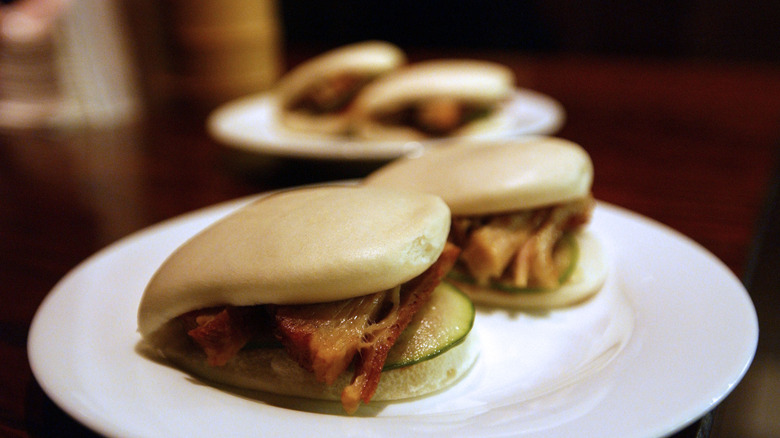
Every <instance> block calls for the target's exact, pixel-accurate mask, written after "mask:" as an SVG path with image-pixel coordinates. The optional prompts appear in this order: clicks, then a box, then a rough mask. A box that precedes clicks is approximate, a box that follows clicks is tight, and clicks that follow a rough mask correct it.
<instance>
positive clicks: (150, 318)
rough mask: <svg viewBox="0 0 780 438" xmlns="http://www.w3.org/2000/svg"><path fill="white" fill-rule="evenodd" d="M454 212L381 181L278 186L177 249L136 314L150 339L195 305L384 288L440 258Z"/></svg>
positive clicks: (302, 299) (338, 295) (326, 297)
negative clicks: (285, 188) (284, 188)
mask: <svg viewBox="0 0 780 438" xmlns="http://www.w3.org/2000/svg"><path fill="white" fill-rule="evenodd" d="M449 227H450V212H449V209H448V208H447V206H446V204H444V202H443V201H442V200H441V199H440V198H438V197H436V196H432V195H427V194H421V193H416V192H403V191H396V190H390V189H385V188H379V187H364V186H322V187H313V188H304V189H296V190H289V191H284V192H278V193H276V194H272V195H270V196H267V197H264V198H261V199H259V200H258V201H256V202H254V203H252V204H250V205H248V206H246V207H244V208H242V209H240V210H238V211H236V212H235V213H233V214H231V215H229V216H227V217H226V218H224V219H222V220H220V221H218V222H216V223H215V224H213V225H212V226H210V227H208V228H207V229H205V230H204V231H202V232H201V233H199V234H198V235H196V236H194V237H193V238H192V239H190V240H189V241H188V242H186V243H185V244H183V245H182V246H180V247H179V248H178V249H177V250H176V251H175V252H174V253H173V254H172V255H171V256H169V258H168V259H167V260H166V261H165V262H164V263H163V264H162V266H160V268H159V269H158V271H157V272H156V273H155V275H154V276H153V277H152V279H151V281H150V282H149V284H148V286H147V288H146V290H145V292H144V295H143V297H142V299H141V304H140V307H139V311H138V325H139V331H140V332H141V334H142V335H144V336H147V335H149V334H151V333H153V332H154V331H156V330H157V329H158V328H160V326H162V325H163V324H164V323H165V322H166V321H168V320H170V319H172V318H175V317H177V316H179V315H181V314H183V313H186V312H188V311H191V310H195V309H201V308H205V307H212V306H220V305H235V306H246V305H255V304H268V303H274V304H303V303H314V302H328V301H336V300H340V299H346V298H352V297H356V296H362V295H366V294H369V293H374V292H378V291H381V290H386V289H389V288H392V287H394V286H397V285H399V284H401V283H404V282H406V281H408V280H410V279H412V278H414V277H416V276H417V275H419V274H421V273H422V272H423V271H425V269H427V268H428V267H429V266H430V265H431V264H433V262H435V261H436V259H437V258H438V257H439V255H440V254H441V251H442V249H443V248H444V244H445V243H446V240H447V234H448V232H449Z"/></svg>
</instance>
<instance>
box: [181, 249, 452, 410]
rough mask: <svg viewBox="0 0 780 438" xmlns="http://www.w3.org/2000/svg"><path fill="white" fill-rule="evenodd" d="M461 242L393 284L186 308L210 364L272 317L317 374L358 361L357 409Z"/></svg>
mask: <svg viewBox="0 0 780 438" xmlns="http://www.w3.org/2000/svg"><path fill="white" fill-rule="evenodd" d="M458 254H459V249H458V248H457V247H455V246H454V245H452V244H449V243H448V244H447V246H446V247H445V249H444V251H443V252H442V255H441V256H440V257H439V259H438V260H437V261H436V262H435V263H434V264H433V265H432V266H431V267H429V268H428V269H427V270H426V271H425V272H424V273H422V274H420V275H419V276H417V277H416V278H414V279H412V280H411V281H409V282H407V283H405V284H403V285H401V286H399V287H396V288H393V289H390V290H386V291H381V292H377V293H374V294H371V295H366V296H362V297H357V298H352V299H347V300H341V301H335V302H330V303H321V304H306V305H265V306H251V307H230V306H228V307H224V308H216V309H205V310H199V311H194V312H190V313H188V314H185V315H183V316H182V317H180V319H181V320H182V321H183V323H184V326H185V328H187V330H188V334H189V336H190V337H191V338H192V339H193V340H194V341H195V342H196V343H197V344H198V345H200V346H201V348H203V350H204V351H205V353H206V355H207V360H208V363H209V365H212V366H221V365H224V364H225V363H227V362H228V361H229V360H230V358H232V357H233V356H235V354H237V353H238V352H239V351H240V350H241V349H242V348H243V347H244V346H245V345H246V344H247V343H248V342H249V341H250V340H251V339H252V338H254V337H256V336H258V335H261V334H262V333H264V332H267V330H268V328H267V327H268V326H269V325H270V327H271V330H272V331H273V333H274V335H275V336H276V338H277V339H278V340H279V341H281V343H282V344H283V345H284V347H285V349H286V350H287V352H288V354H289V355H290V356H291V357H292V358H293V359H295V360H296V361H297V362H298V363H299V364H300V365H301V366H302V367H303V368H305V369H307V370H309V371H311V372H312V373H314V376H315V377H316V379H317V380H318V381H321V382H325V383H327V384H332V383H333V382H334V381H335V379H336V378H337V377H338V376H339V375H341V374H342V373H343V372H345V371H346V370H347V369H348V368H349V367H350V365H354V375H353V378H352V380H351V383H350V384H349V385H348V386H347V387H346V388H345V389H344V390H343V392H342V396H341V399H342V400H341V401H342V405H343V406H344V409H345V410H346V411H347V412H349V413H352V412H354V411H355V410H357V408H358V406H359V405H360V402H361V401H362V402H366V403H367V402H369V401H370V400H371V398H372V397H373V395H374V393H375V392H376V388H377V386H378V385H379V379H380V376H381V373H382V368H383V367H384V363H385V360H386V358H387V353H388V351H389V350H390V348H391V347H392V346H393V345H394V344H395V342H396V340H397V339H398V336H399V335H400V334H401V332H403V330H404V329H405V328H406V326H407V325H408V324H409V322H410V321H411V320H412V317H413V316H414V314H415V313H416V312H417V311H418V310H419V309H420V308H421V307H422V306H423V305H424V304H425V303H426V302H427V301H428V299H429V298H430V296H431V294H432V293H433V290H434V289H435V288H436V286H437V285H438V284H439V282H440V281H441V279H442V278H443V277H444V275H446V273H447V272H448V271H449V270H450V269H451V268H452V266H453V265H454V264H455V260H456V259H457V257H458Z"/></svg>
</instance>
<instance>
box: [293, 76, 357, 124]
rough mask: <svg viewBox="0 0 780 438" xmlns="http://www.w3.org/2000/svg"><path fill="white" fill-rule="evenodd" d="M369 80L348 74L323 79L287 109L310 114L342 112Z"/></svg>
mask: <svg viewBox="0 0 780 438" xmlns="http://www.w3.org/2000/svg"><path fill="white" fill-rule="evenodd" d="M370 80H371V78H370V77H366V76H362V75H357V74H350V73H344V74H340V75H336V76H331V77H326V78H323V79H321V80H320V81H318V82H315V83H314V84H312V85H311V86H310V87H309V88H308V89H307V90H306V91H305V92H304V93H302V94H301V95H300V96H299V97H298V98H297V99H295V100H294V101H292V102H290V104H289V105H288V108H289V109H290V110H294V111H303V112H308V113H311V114H324V113H337V112H340V111H343V110H345V109H346V108H347V107H348V106H349V104H350V103H351V102H352V100H353V99H354V97H355V96H356V95H357V94H358V92H359V91H360V89H361V88H363V86H364V85H365V84H366V83H367V82H369V81H370Z"/></svg>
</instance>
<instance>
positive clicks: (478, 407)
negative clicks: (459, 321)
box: [28, 199, 758, 438]
mask: <svg viewBox="0 0 780 438" xmlns="http://www.w3.org/2000/svg"><path fill="white" fill-rule="evenodd" d="M244 202H247V200H246V199H244V200H239V201H235V202H231V203H228V204H222V205H219V206H216V207H212V208H210V209H206V210H202V211H198V212H195V213H193V214H190V215H186V216H183V217H181V218H177V219H174V220H171V221H168V222H165V223H162V224H159V225H157V226H154V227H151V228H149V229H146V230H144V231H142V232H139V233H137V234H134V235H131V236H129V237H128V238H126V239H123V240H121V241H119V242H117V243H116V244H114V245H112V246H110V247H108V248H106V249H105V250H103V251H101V252H99V253H98V254H96V255H94V256H93V257H91V258H90V259H88V260H86V261H85V262H84V263H83V264H81V265H80V266H78V267H77V268H76V269H74V270H73V271H72V272H71V273H70V274H68V275H67V276H66V277H65V278H64V279H63V280H62V281H61V282H60V283H58V285H57V286H56V287H55V288H54V290H53V291H52V292H51V294H50V295H49V296H48V297H47V298H46V299H45V301H44V302H43V304H42V305H41V307H40V309H39V311H38V313H37V314H36V316H35V319H34V321H33V324H32V327H31V331H30V336H29V346H28V350H29V357H30V363H31V366H32V369H33V372H34V374H35V376H36V378H37V379H38V381H39V382H40V384H41V386H42V387H43V389H44V390H45V391H46V393H47V394H48V395H49V396H50V397H51V398H52V399H53V400H54V401H55V402H56V403H57V404H58V405H59V406H61V407H62V408H63V409H64V410H65V411H66V412H68V413H69V414H70V415H72V416H73V417H74V418H75V419H77V420H79V421H81V422H83V423H84V424H86V425H87V426H89V427H90V428H92V429H94V430H95V431H97V432H99V433H101V434H104V435H108V436H122V437H133V436H139V437H152V436H302V437H303V436H319V437H336V436H338V437H345V436H346V437H350V436H355V437H365V436H442V435H443V434H447V435H448V436H469V437H472V436H484V437H489V436H509V435H511V436H524V437H548V438H549V437H571V436H599V437H621V438H625V437H650V436H662V435H666V434H669V433H672V432H674V431H676V430H678V429H680V428H682V427H684V426H685V425H687V424H688V423H690V422H692V421H694V420H696V419H697V418H698V417H699V416H701V415H702V414H704V413H705V412H707V411H708V410H710V409H711V408H713V407H714V406H715V405H716V404H718V403H719V402H720V401H721V400H722V399H723V398H724V397H725V396H726V395H727V394H728V393H729V392H730V391H731V390H732V389H733V388H734V386H735V385H736V384H737V383H738V382H739V381H740V379H741V378H742V376H743V375H744V373H745V372H746V371H747V368H748V366H749V364H750V362H751V361H752V358H753V354H754V352H755V348H756V343H757V337H758V324H757V320H756V314H755V309H754V308H753V305H752V303H751V301H750V299H749V297H748V295H747V293H746V291H745V290H744V289H743V287H742V286H741V284H740V282H739V281H738V280H737V278H735V277H734V275H732V274H731V273H730V271H729V270H728V269H726V268H725V267H724V265H723V264H722V263H721V262H720V261H718V260H717V259H716V258H715V257H713V256H712V255H711V254H710V253H708V252H707V251H705V250H704V249H702V248H701V247H700V246H698V245H696V244H695V243H693V242H692V241H690V240H689V239H687V238H685V237H683V236H681V235H679V234H677V233H675V232H674V231H671V230H670V229H668V228H665V227H663V226H661V225H659V224H657V223H655V222H652V221H650V220H648V219H645V218H643V217H641V216H638V215H636V214H633V213H631V212H628V211H625V210H622V209H619V208H617V207H613V206H609V205H604V204H600V205H599V206H598V207H597V209H596V211H595V215H594V218H593V223H592V224H591V229H592V230H593V231H594V233H595V234H596V235H597V236H599V237H600V238H602V239H603V241H604V243H605V245H606V247H607V249H608V251H609V253H610V255H611V257H612V260H613V261H614V265H613V270H612V272H611V276H610V278H609V280H608V281H607V284H606V285H605V287H604V289H603V290H602V291H601V292H600V293H599V294H598V295H597V296H596V297H595V298H594V299H593V300H591V301H589V302H587V303H585V304H584V305H581V306H577V307H574V308H571V309H567V310H557V311H553V312H549V313H542V314H526V313H514V312H506V311H500V310H484V309H483V310H480V311H479V312H478V315H477V321H476V326H475V327H476V328H475V329H476V330H477V333H478V334H479V336H480V338H481V341H482V352H481V355H480V357H479V359H478V361H477V363H476V365H475V366H474V368H473V369H472V370H471V371H470V373H469V374H468V375H467V376H466V377H465V378H464V379H462V380H461V381H459V382H458V383H457V384H455V385H454V386H452V387H450V388H449V389H447V390H444V391H441V392H439V393H437V394H433V395H431V396H429V397H424V398H420V399H416V400H409V401H405V402H398V403H392V404H381V403H371V404H370V405H368V406H367V407H362V408H361V410H360V411H358V414H357V415H355V416H347V415H342V414H341V408H340V406H339V405H338V404H337V403H330V402H317V401H306V400H300V399H295V398H286V397H279V396H270V395H263V394H251V393H243V392H232V391H230V390H228V389H225V388H216V387H213V386H209V385H207V384H203V383H201V382H199V381H198V380H196V379H193V378H191V377H189V376H187V375H185V374H183V373H181V372H180V371H178V370H176V369H173V368H170V367H168V366H166V365H165V364H162V363H159V362H155V361H153V360H151V359H149V358H148V357H147V356H145V355H144V354H143V353H142V349H139V348H138V345H139V340H140V338H139V335H138V334H137V333H136V308H137V305H138V302H139V299H140V297H141V294H142V291H143V289H144V286H145V285H146V283H147V281H148V280H149V278H150V277H151V275H152V273H153V272H154V271H155V269H156V268H157V266H158V265H159V264H160V263H161V262H162V261H163V259H164V258H165V257H166V256H167V255H168V254H169V253H170V252H171V251H172V250H173V249H174V248H175V247H177V246H178V245H180V244H181V243H182V242H184V240H186V239H187V238H188V237H190V236H191V235H193V234H194V233H196V232H197V231H199V230H200V229H202V228H203V227H205V226H206V225H208V224H209V223H211V222H213V221H214V220H216V219H217V218H219V217H222V216H223V215H225V214H227V213H228V212H230V211H232V210H233V209H234V208H237V207H238V206H240V205H241V204H243V203H244Z"/></svg>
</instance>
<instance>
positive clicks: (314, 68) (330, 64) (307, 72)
mask: <svg viewBox="0 0 780 438" xmlns="http://www.w3.org/2000/svg"><path fill="white" fill-rule="evenodd" d="M405 62H406V55H405V54H404V52H403V51H402V50H401V49H400V48H398V47H397V46H395V45H393V44H391V43H388V42H384V41H364V42H360V43H355V44H349V45H346V46H342V47H338V48H335V49H332V50H330V51H327V52H325V53H322V54H320V55H317V56H315V57H313V58H311V59H309V60H308V61H305V62H303V63H302V64H300V65H298V66H297V67H295V68H294V69H292V70H290V71H289V72H288V73H287V74H285V75H284V76H283V77H282V78H281V79H280V80H279V82H278V83H277V85H276V92H277V93H278V94H279V97H280V101H281V103H282V105H284V104H285V103H286V102H289V101H290V100H292V99H295V98H296V97H298V95H299V94H300V93H303V92H304V91H306V89H307V88H308V87H309V86H310V85H311V84H312V83H313V82H316V81H319V80H320V79H321V78H327V77H329V76H334V75H340V74H342V73H357V74H367V75H376V74H381V73H385V72H387V71H389V70H392V69H395V68H397V67H399V66H401V65H403V64H404V63H405Z"/></svg>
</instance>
